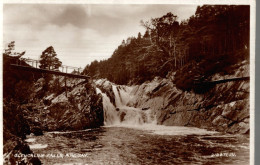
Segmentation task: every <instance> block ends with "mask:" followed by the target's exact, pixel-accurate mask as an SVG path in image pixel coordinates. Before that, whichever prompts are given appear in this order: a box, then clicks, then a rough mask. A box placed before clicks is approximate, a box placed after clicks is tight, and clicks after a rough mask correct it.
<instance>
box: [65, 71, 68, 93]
mask: <svg viewBox="0 0 260 165" xmlns="http://www.w3.org/2000/svg"><path fill="white" fill-rule="evenodd" d="M65 94H66V97H68V93H67V77H66V76H65Z"/></svg>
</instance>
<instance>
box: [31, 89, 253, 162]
mask: <svg viewBox="0 0 260 165" xmlns="http://www.w3.org/2000/svg"><path fill="white" fill-rule="evenodd" d="M127 91H131V88H120V89H119V88H117V86H113V92H114V95H115V105H114V104H112V103H111V101H110V100H109V97H108V96H107V95H106V94H104V93H102V92H101V91H100V90H99V89H97V92H98V93H101V94H102V96H103V108H104V117H105V125H106V126H104V127H101V128H96V129H88V130H82V131H69V132H45V133H44V135H43V136H33V135H30V136H28V137H27V139H26V141H27V142H28V144H29V146H30V148H31V149H32V150H33V152H34V153H35V154H36V155H37V156H38V157H39V159H40V160H41V161H42V163H43V164H82V165H83V164H94V165H101V164H119V165H120V164H122V165H124V164H163V165H165V164H208V165H212V164H234V165H239V164H240V165H246V164H249V136H245V135H229V134H222V133H218V132H212V131H207V130H204V129H199V128H192V127H177V126H161V125H156V121H155V119H154V117H153V113H152V111H151V110H149V109H148V110H145V111H143V110H141V109H139V108H136V107H129V106H127V101H126V100H129V99H130V98H131V97H133V96H130V95H128V94H127V93H129V92H127Z"/></svg>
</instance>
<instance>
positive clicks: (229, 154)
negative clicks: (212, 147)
mask: <svg viewBox="0 0 260 165" xmlns="http://www.w3.org/2000/svg"><path fill="white" fill-rule="evenodd" d="M236 156H237V155H236V153H234V152H231V153H227V152H220V153H213V154H211V157H213V158H215V157H236Z"/></svg>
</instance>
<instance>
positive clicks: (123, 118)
mask: <svg viewBox="0 0 260 165" xmlns="http://www.w3.org/2000/svg"><path fill="white" fill-rule="evenodd" d="M132 90H133V87H129V86H123V85H120V86H119V85H114V84H112V91H113V93H114V96H115V105H114V104H113V103H112V102H111V101H110V99H109V97H108V96H107V95H106V94H105V93H103V92H102V91H101V90H100V89H99V88H97V93H101V94H102V96H103V109H104V124H105V125H107V126H108V125H132V126H133V125H136V126H137V125H143V124H151V123H155V120H154V118H155V117H153V115H152V114H151V110H150V109H148V110H142V108H139V107H133V106H129V103H130V102H131V101H132V98H134V97H136V96H135V95H133V94H132V92H131V91H132ZM131 105H133V104H131Z"/></svg>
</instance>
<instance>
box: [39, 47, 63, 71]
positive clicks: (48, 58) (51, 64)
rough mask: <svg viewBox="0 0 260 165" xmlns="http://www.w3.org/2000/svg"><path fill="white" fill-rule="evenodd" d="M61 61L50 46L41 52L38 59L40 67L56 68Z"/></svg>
mask: <svg viewBox="0 0 260 165" xmlns="http://www.w3.org/2000/svg"><path fill="white" fill-rule="evenodd" d="M61 64H62V62H61V61H60V60H59V59H58V58H57V54H56V52H55V50H54V48H53V47H52V46H50V47H48V48H47V49H45V50H44V51H43V52H42V55H41V59H40V68H42V69H54V70H57V69H59V67H60V66H61Z"/></svg>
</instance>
